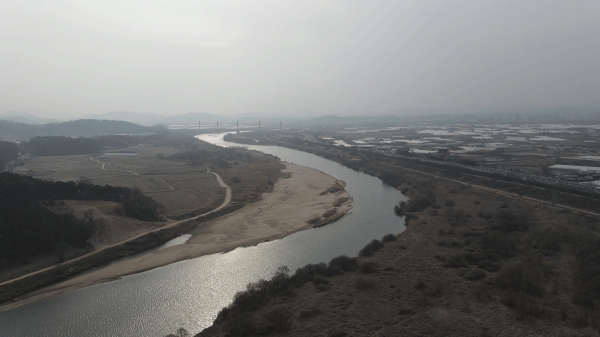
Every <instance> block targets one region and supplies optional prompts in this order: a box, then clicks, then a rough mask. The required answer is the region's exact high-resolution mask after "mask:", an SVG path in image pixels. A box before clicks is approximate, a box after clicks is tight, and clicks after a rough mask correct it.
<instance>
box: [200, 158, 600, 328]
mask: <svg viewBox="0 0 600 337" xmlns="http://www.w3.org/2000/svg"><path fill="white" fill-rule="evenodd" d="M373 167H374V166H373V164H371V169H372V168H373ZM395 170H396V174H398V175H399V177H398V179H399V180H401V181H403V182H402V183H400V184H399V185H397V187H398V188H399V189H402V190H408V191H411V192H410V194H411V196H412V197H413V198H412V200H411V202H409V203H408V205H407V206H406V207H404V208H403V209H404V210H405V211H406V212H407V213H406V214H407V215H408V216H409V218H410V221H409V223H408V225H407V229H406V230H405V231H404V232H403V233H401V234H400V235H397V236H396V237H387V236H386V240H383V241H386V242H384V243H379V242H377V243H371V244H369V245H368V246H367V247H370V248H367V247H365V249H363V250H362V251H361V252H360V256H359V257H358V258H356V259H350V258H348V259H346V260H337V261H334V260H335V259H334V260H332V262H330V264H329V266H326V265H325V266H322V267H318V266H312V267H308V266H307V267H306V268H302V269H301V272H299V273H296V274H294V275H288V276H285V275H282V274H280V275H279V276H278V278H277V282H265V283H261V288H260V289H261V291H260V292H257V291H256V290H255V289H258V288H252V287H249V289H250V290H251V291H248V292H246V293H244V294H243V295H238V296H236V300H234V303H233V304H232V305H230V306H229V307H227V308H225V309H223V310H222V311H221V313H220V314H219V316H218V318H217V319H216V320H215V322H214V324H213V326H211V327H210V328H208V329H206V330H204V331H203V332H201V333H200V334H198V335H197V336H198V337H207V336H210V337H215V336H234V335H235V336H250V335H270V334H272V335H275V334H278V335H285V336H308V335H323V336H366V335H375V336H395V335H403V336H404V335H406V336H422V335H430V336H438V335H439V336H441V335H443V336H590V335H597V334H598V327H599V326H600V325H599V322H600V316H598V313H597V312H596V311H595V310H594V308H597V305H598V301H599V298H598V295H597V292H596V291H597V290H596V289H597V288H595V287H596V285H597V283H594V282H593V281H591V280H593V279H594V277H598V273H600V272H599V271H598V268H597V265H598V258H597V256H598V255H596V254H598V250H599V248H598V247H599V245H598V242H600V222H599V220H598V218H597V217H593V216H589V215H587V214H585V213H583V212H582V213H577V212H572V211H567V210H565V209H563V208H560V207H553V206H552V205H547V204H544V203H542V202H539V201H535V200H532V199H524V198H521V197H519V196H518V195H510V194H507V193H506V192H504V191H502V190H494V189H491V188H488V187H483V186H477V185H471V184H466V183H461V182H458V181H456V180H454V179H451V178H446V177H443V176H440V175H439V173H437V174H435V172H430V173H428V172H418V171H414V170H412V169H406V168H402V167H396V168H395ZM431 195H433V196H434V198H433V199H432V198H430V197H429V196H431Z"/></svg>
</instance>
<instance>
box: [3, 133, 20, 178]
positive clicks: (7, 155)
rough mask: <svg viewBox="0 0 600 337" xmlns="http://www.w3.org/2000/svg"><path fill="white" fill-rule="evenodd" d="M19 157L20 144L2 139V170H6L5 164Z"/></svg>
mask: <svg viewBox="0 0 600 337" xmlns="http://www.w3.org/2000/svg"><path fill="white" fill-rule="evenodd" d="M17 158H19V146H18V145H17V144H15V143H12V142H3V141H0V172H1V171H4V167H5V165H6V164H7V163H8V162H9V161H11V160H15V159H17Z"/></svg>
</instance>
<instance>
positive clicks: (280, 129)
mask: <svg viewBox="0 0 600 337" xmlns="http://www.w3.org/2000/svg"><path fill="white" fill-rule="evenodd" d="M279 131H281V121H279Z"/></svg>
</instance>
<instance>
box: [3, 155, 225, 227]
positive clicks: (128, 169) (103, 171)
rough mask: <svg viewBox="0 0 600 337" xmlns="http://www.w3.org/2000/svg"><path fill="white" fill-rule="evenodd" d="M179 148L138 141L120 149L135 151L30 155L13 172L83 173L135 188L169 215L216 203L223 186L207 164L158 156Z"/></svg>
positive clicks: (58, 176) (59, 177)
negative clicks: (143, 143) (71, 154)
mask: <svg viewBox="0 0 600 337" xmlns="http://www.w3.org/2000/svg"><path fill="white" fill-rule="evenodd" d="M178 151H179V150H177V149H174V148H166V147H153V146H151V145H137V146H133V147H130V148H125V149H121V150H119V152H122V153H126V152H130V153H136V155H110V154H100V155H96V156H89V155H81V156H62V157H34V158H30V159H29V160H27V162H26V164H25V165H24V166H19V167H17V168H16V169H15V172H16V173H20V174H24V175H30V176H33V177H36V178H40V179H46V180H56V181H72V180H78V179H80V178H87V179H90V180H91V181H92V183H94V184H97V185H113V186H126V187H131V188H139V189H140V190H141V191H142V192H144V193H145V194H147V195H149V196H150V197H152V198H153V199H154V200H156V201H157V202H159V203H160V204H162V205H163V206H164V207H165V211H166V215H167V217H182V216H185V215H187V214H191V213H193V212H195V211H199V210H207V209H209V208H214V207H216V206H218V204H219V203H220V202H222V200H223V198H224V197H225V190H224V189H223V188H222V187H220V186H219V184H218V183H217V181H216V179H215V177H214V175H212V174H211V173H209V172H207V170H206V167H204V166H191V165H188V164H186V163H185V162H177V161H171V160H165V159H158V158H164V157H165V156H168V155H171V154H173V153H176V152H178Z"/></svg>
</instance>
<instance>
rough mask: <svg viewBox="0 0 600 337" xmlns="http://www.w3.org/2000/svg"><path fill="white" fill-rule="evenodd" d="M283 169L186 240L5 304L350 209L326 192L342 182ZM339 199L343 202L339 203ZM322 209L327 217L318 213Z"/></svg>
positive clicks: (288, 230) (221, 248)
mask: <svg viewBox="0 0 600 337" xmlns="http://www.w3.org/2000/svg"><path fill="white" fill-rule="evenodd" d="M284 173H287V174H289V178H282V179H280V180H279V181H278V182H276V183H275V185H274V186H273V191H272V192H270V193H265V194H263V198H262V200H260V201H258V202H255V203H252V204H248V205H246V206H245V207H244V208H242V209H240V210H238V211H235V212H233V213H231V214H228V215H226V216H222V217H220V218H218V219H214V220H210V221H207V222H202V223H196V224H195V225H194V227H195V229H194V230H193V231H192V234H194V236H193V237H192V238H191V239H190V240H189V241H188V242H187V243H186V244H183V245H179V246H174V247H170V248H167V249H164V250H161V251H158V252H154V253H152V254H147V255H143V256H140V257H137V258H132V259H130V260H127V261H123V262H120V263H115V264H112V265H109V266H107V267H105V268H102V269H100V270H97V271H93V272H90V273H88V274H84V275H80V276H76V277H74V278H72V279H70V280H67V281H65V282H61V283H59V284H56V285H53V286H50V287H46V288H43V289H40V290H38V291H35V292H33V293H30V294H28V295H27V297H26V298H23V299H22V300H21V302H19V303H15V304H10V305H9V306H10V307H12V306H15V305H19V304H21V303H25V302H26V301H31V300H35V299H39V298H41V297H45V296H52V295H55V294H59V293H63V292H67V291H71V290H74V289H79V288H82V287H87V286H90V285H93V284H96V283H100V282H106V281H110V280H113V279H115V278H118V277H121V276H124V275H129V274H133V273H138V272H141V271H145V270H149V269H153V268H156V267H160V266H163V265H167V264H170V263H173V262H176V261H180V260H184V259H189V258H194V257H198V256H202V255H206V254H213V253H219V252H225V251H229V250H232V249H235V248H237V247H240V246H250V245H256V244H258V243H260V242H264V241H268V240H274V239H278V238H282V237H285V236H287V235H290V234H292V233H295V232H297V231H301V230H305V229H308V228H312V227H313V226H314V225H313V224H311V223H309V221H310V220H312V219H314V218H316V217H320V218H319V220H320V221H327V220H328V219H329V220H330V221H333V219H337V218H339V217H340V216H343V215H344V214H346V213H347V212H348V211H349V210H350V209H351V207H350V203H351V202H352V199H351V197H350V196H349V194H348V193H347V192H346V191H345V190H341V191H336V192H332V193H327V189H329V188H330V187H331V186H334V185H336V184H343V182H340V181H338V180H336V179H335V178H333V177H331V176H328V175H326V174H324V173H322V172H320V171H318V170H315V169H310V168H307V167H303V166H298V165H292V164H286V169H285V170H284ZM323 192H325V193H323ZM344 199H346V201H344V202H343V203H342V204H340V201H343V200H344ZM336 205H337V206H336ZM332 209H335V212H332V211H331V210H332ZM326 213H327V215H328V216H327V217H323V214H326ZM3 309H6V307H5V308H3Z"/></svg>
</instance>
